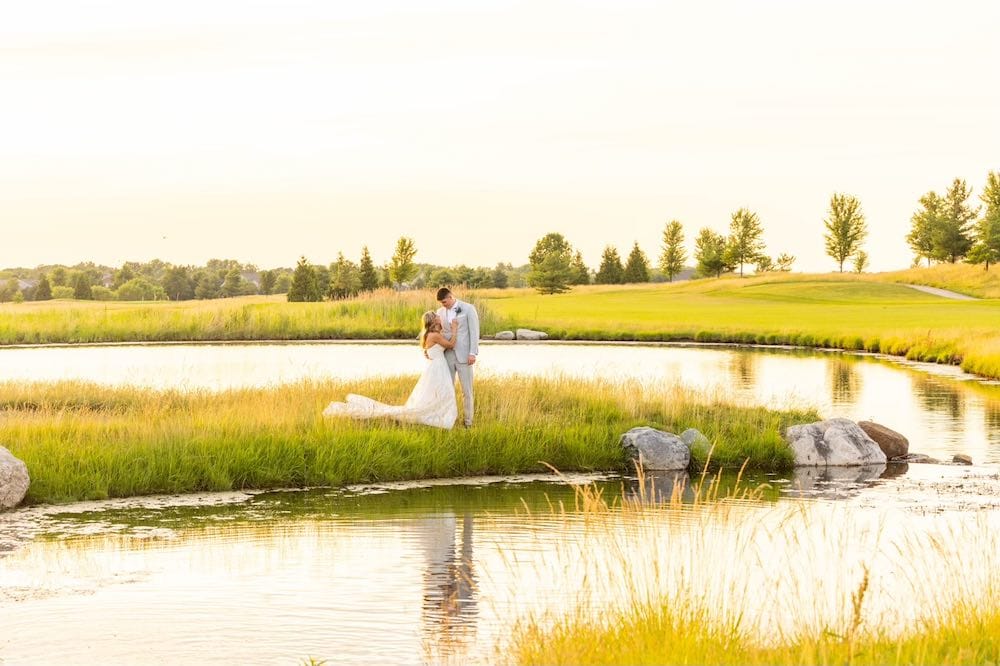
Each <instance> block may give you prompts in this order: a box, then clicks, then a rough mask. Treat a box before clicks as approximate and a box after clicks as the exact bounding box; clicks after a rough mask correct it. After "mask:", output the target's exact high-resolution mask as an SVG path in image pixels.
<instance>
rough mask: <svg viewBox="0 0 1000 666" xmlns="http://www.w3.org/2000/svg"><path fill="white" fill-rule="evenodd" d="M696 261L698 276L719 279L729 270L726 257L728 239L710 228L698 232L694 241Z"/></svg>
mask: <svg viewBox="0 0 1000 666" xmlns="http://www.w3.org/2000/svg"><path fill="white" fill-rule="evenodd" d="M694 259H695V261H696V262H697V265H696V267H695V270H696V272H697V273H698V275H701V276H709V275H714V276H715V277H719V276H721V275H722V274H723V272H725V271H726V270H727V269H728V268H729V264H728V261H727V257H726V239H725V238H724V237H723V236H722V234H717V233H715V232H714V231H712V230H711V229H709V228H708V227H705V228H703V229H702V230H701V231H699V232H698V236H697V238H695V240H694Z"/></svg>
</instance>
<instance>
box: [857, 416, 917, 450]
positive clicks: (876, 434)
mask: <svg viewBox="0 0 1000 666" xmlns="http://www.w3.org/2000/svg"><path fill="white" fill-rule="evenodd" d="M858 427H859V428H861V429H862V430H864V431H865V434H866V435H868V436H869V437H871V438H872V439H873V440H875V443H876V444H878V446H879V448H880V449H882V453H884V454H885V457H886V458H898V457H899V456H905V455H906V454H907V453H909V452H910V440H908V439H906V437H904V436H903V435H901V434H900V433H898V432H896V431H895V430H893V429H892V428H886V427H885V426H884V425H882V424H881V423H875V422H874V421H858Z"/></svg>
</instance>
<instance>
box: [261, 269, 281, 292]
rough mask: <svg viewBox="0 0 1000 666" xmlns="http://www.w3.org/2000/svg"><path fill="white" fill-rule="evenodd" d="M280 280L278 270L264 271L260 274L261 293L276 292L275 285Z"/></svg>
mask: <svg viewBox="0 0 1000 666" xmlns="http://www.w3.org/2000/svg"><path fill="white" fill-rule="evenodd" d="M277 282H278V271H273V270H271V271H264V272H263V273H261V274H260V293H262V294H264V295H265V296H266V295H268V294H273V293H276V292H275V291H274V287H275V285H276V284H277Z"/></svg>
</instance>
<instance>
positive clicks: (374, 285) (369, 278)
mask: <svg viewBox="0 0 1000 666" xmlns="http://www.w3.org/2000/svg"><path fill="white" fill-rule="evenodd" d="M358 281H359V283H360V289H361V291H375V290H376V289H378V272H377V271H376V270H375V264H374V263H373V262H372V255H371V253H369V252H368V246H367V245H365V246H364V247H362V248H361V263H360V264H358Z"/></svg>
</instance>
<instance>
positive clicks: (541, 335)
mask: <svg viewBox="0 0 1000 666" xmlns="http://www.w3.org/2000/svg"><path fill="white" fill-rule="evenodd" d="M548 337H549V334H548V333H546V332H545V331H533V330H531V329H530V328H519V329H517V332H516V333H515V332H514V331H500V332H499V333H497V334H496V335H494V336H493V339H494V340H546V339H548Z"/></svg>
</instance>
